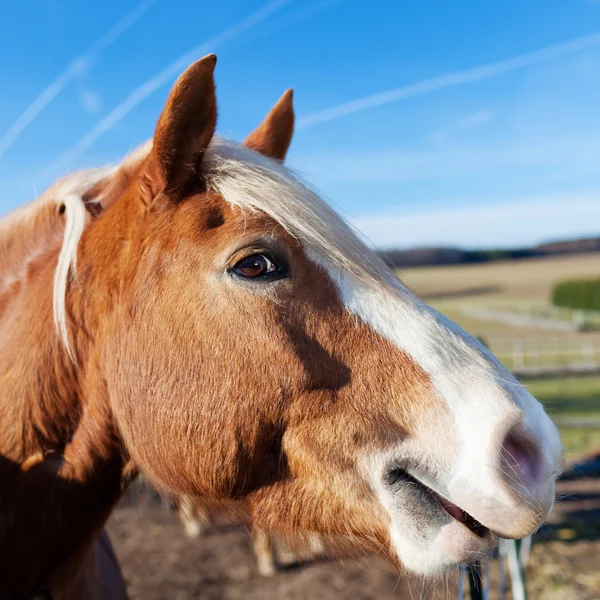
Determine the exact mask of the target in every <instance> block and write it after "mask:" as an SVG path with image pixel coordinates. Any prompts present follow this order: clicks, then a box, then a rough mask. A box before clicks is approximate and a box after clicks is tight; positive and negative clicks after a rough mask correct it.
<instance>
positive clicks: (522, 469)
mask: <svg viewBox="0 0 600 600" xmlns="http://www.w3.org/2000/svg"><path fill="white" fill-rule="evenodd" d="M541 463H542V460H541V456H540V450H539V446H538V444H537V443H536V442H535V440H533V439H532V438H531V437H530V436H529V435H528V434H527V433H526V432H525V430H524V429H523V427H522V425H515V426H514V427H513V428H512V429H511V430H510V431H509V432H508V434H507V435H506V437H505V438H504V442H503V443H502V449H501V455H500V469H501V475H502V478H503V479H504V480H505V481H507V482H508V483H511V484H521V485H523V486H525V487H526V488H530V487H531V486H536V485H537V484H538V483H539V478H540V474H541V470H542V464H541Z"/></svg>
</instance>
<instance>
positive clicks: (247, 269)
mask: <svg viewBox="0 0 600 600" xmlns="http://www.w3.org/2000/svg"><path fill="white" fill-rule="evenodd" d="M233 272H234V273H235V274H236V275H239V276H240V277H244V278H246V279H254V278H256V277H265V276H267V275H275V274H281V273H282V269H281V268H280V267H279V266H277V265H276V264H275V262H274V261H273V259H271V258H270V257H269V256H266V255H265V254H252V255H250V256H246V258H242V260H240V261H239V262H238V263H236V264H235V266H234V267H233Z"/></svg>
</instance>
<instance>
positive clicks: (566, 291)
mask: <svg viewBox="0 0 600 600" xmlns="http://www.w3.org/2000/svg"><path fill="white" fill-rule="evenodd" d="M552 303H553V304H554V305H555V306H565V307H567V308H576V309H582V310H597V311H600V278H598V279H581V280H579V281H575V280H574V281H562V282H561V283H559V284H557V285H556V286H555V288H554V291H553V292H552Z"/></svg>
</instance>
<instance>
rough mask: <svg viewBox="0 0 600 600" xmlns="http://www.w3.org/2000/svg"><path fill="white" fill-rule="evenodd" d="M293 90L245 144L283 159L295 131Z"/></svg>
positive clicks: (280, 101) (272, 156) (270, 155)
mask: <svg viewBox="0 0 600 600" xmlns="http://www.w3.org/2000/svg"><path fill="white" fill-rule="evenodd" d="M292 98H293V90H287V92H285V93H284V94H283V96H281V98H280V99H279V102H277V104H276V105H275V106H274V107H273V108H272V109H271V112H270V113H269V114H268V115H267V117H266V118H265V120H264V121H263V122H262V123H261V124H260V125H259V126H258V128H257V129H255V130H254V131H253V132H252V133H251V134H250V135H249V136H248V137H247V138H246V139H245V140H244V143H243V145H244V146H246V147H247V148H251V149H252V150H256V151H257V152H260V153H261V154H264V155H265V156H268V157H270V158H276V159H277V160H283V159H284V158H285V155H286V154H287V151H288V148H289V147H290V142H291V141H292V134H293V133H294V106H293V104H292Z"/></svg>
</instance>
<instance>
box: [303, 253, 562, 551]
mask: <svg viewBox="0 0 600 600" xmlns="http://www.w3.org/2000/svg"><path fill="white" fill-rule="evenodd" d="M307 255H308V256H309V258H310V259H311V260H312V261H313V262H315V263H316V264H317V265H319V266H320V267H321V268H323V269H325V270H326V272H327V273H328V274H329V276H330V278H331V280H332V281H333V283H334V284H335V286H336V287H337V289H338V292H339V294H340V298H341V301H342V302H343V304H344V305H345V307H346V309H347V310H348V311H349V312H351V313H352V314H354V315H356V316H357V317H358V318H359V319H360V320H361V321H363V322H364V323H366V324H368V325H369V326H370V327H371V328H372V329H373V330H374V331H375V332H377V333H378V334H380V335H381V336H382V337H383V338H385V339H386V340H388V341H390V342H391V343H393V344H394V345H395V346H396V347H397V348H399V349H400V350H401V351H402V352H404V353H405V354H407V355H408V356H410V357H411V358H412V360H413V361H414V362H415V363H416V364H417V365H418V366H419V367H420V368H421V369H423V370H424V371H425V372H426V373H427V374H428V376H429V378H430V380H431V383H432V386H433V388H434V390H435V392H436V393H437V397H438V398H439V401H440V402H443V403H444V404H445V406H446V407H447V411H440V413H441V414H440V415H439V416H438V415H436V416H434V417H432V420H433V421H435V420H436V419H437V420H438V422H437V423H436V422H427V423H421V424H417V432H416V434H415V435H416V437H417V438H418V439H415V440H407V441H403V442H402V445H403V447H404V449H403V450H401V451H400V452H401V453H402V452H405V453H408V456H412V457H415V458H417V459H420V461H421V462H422V463H426V464H427V466H428V467H429V469H428V470H424V471H423V473H419V479H420V480H421V481H422V482H423V483H425V484H426V485H427V486H429V487H431V488H432V489H434V490H436V491H437V492H439V493H441V494H442V495H445V496H446V497H449V496H451V495H452V494H453V490H455V489H457V488H460V489H461V490H463V491H464V492H465V493H470V494H472V495H473V496H474V497H476V498H478V499H479V500H480V501H481V503H482V504H485V503H486V502H487V501H488V500H489V503H490V504H493V503H501V504H503V505H506V506H509V505H513V504H514V497H513V496H512V495H511V494H510V493H509V491H508V488H506V487H503V486H499V484H498V472H497V471H498V458H499V451H498V450H499V448H500V445H501V444H502V441H503V439H504V436H505V435H506V433H507V432H508V430H509V429H510V427H511V426H512V425H514V424H516V423H518V422H520V423H521V424H522V425H523V427H524V428H525V430H528V431H529V432H531V433H532V434H533V435H534V436H535V438H536V439H538V440H540V441H541V444H540V445H541V448H542V452H543V453H544V454H545V455H544V456H543V457H542V459H543V463H544V464H545V465H546V468H547V470H548V471H549V472H551V471H553V470H554V469H555V465H556V463H557V461H558V459H559V457H560V453H561V445H560V440H559V438H558V435H557V431H556V427H555V426H554V424H553V423H552V422H551V420H550V419H549V418H548V416H547V415H546V414H545V412H544V411H543V408H542V407H541V405H540V404H539V402H537V401H536V400H535V399H534V398H533V397H532V396H531V394H529V393H528V392H527V391H526V389H525V388H524V387H523V386H521V385H520V384H519V383H518V382H517V381H516V380H515V378H514V377H513V376H512V375H511V374H510V373H509V372H508V371H507V369H506V368H505V367H504V366H502V365H501V364H500V363H499V362H498V360H497V359H496V358H495V357H494V356H493V355H492V354H491V353H490V352H489V351H488V350H487V348H485V347H484V346H483V345H482V344H480V343H479V342H478V341H477V340H475V339H474V338H472V337H471V336H469V335H468V334H467V333H466V332H465V331H463V330H462V329H461V328H460V327H459V326H457V325H456V324H454V323H452V322H451V321H450V320H448V319H447V318H445V317H444V316H442V315H441V314H439V313H437V312H436V311H435V310H433V309H432V308H431V307H429V306H427V305H426V304H425V303H423V302H422V301H420V300H419V299H418V298H417V297H416V296H414V295H413V294H412V293H411V292H410V291H409V290H408V289H406V288H405V287H404V286H403V285H402V284H401V283H400V282H399V281H398V280H397V279H396V278H395V277H393V275H392V274H391V273H390V277H389V280H388V281H385V282H384V284H382V285H380V286H376V285H368V284H365V283H362V282H360V281H357V280H356V279H355V278H354V277H353V276H351V275H349V274H347V273H346V272H344V271H343V270H342V269H340V268H338V267H336V266H334V265H332V264H331V262H330V261H328V260H327V259H325V258H323V257H321V256H320V255H319V254H317V253H315V252H313V251H310V250H309V251H307ZM392 400H393V399H392ZM415 401H416V402H418V399H415ZM400 405H401V404H400V403H399V406H400ZM448 413H449V414H450V416H451V418H450V419H448V416H447V415H448ZM423 420H424V421H425V419H423ZM419 429H420V431H419ZM401 455H402V454H401ZM404 456H406V454H404ZM377 462H380V461H377ZM432 466H433V469H431V467H432ZM382 468H383V467H382V465H381V464H378V465H377V466H376V467H374V470H373V471H372V473H371V475H372V477H375V478H380V477H381V471H380V470H379V469H382ZM378 470H379V472H375V471H378ZM432 470H433V471H435V473H434V474H433V475H432V474H431V471H432ZM379 492H380V493H379V494H378V495H379V496H380V498H383V496H382V495H381V490H379ZM384 505H385V503H384ZM386 509H387V510H388V511H389V510H390V507H389V506H386ZM392 518H394V515H392ZM403 527H405V525H403ZM394 531H395V533H394ZM391 533H392V537H393V538H398V532H397V531H396V530H395V529H394V530H393V531H392V532H391ZM405 542H406V540H404V542H402V543H401V542H400V539H395V544H396V546H397V549H398V551H399V553H402V554H403V555H406V553H407V552H408V550H407V549H406V548H404V547H403V545H402V544H403V543H405ZM440 543H441V542H440ZM409 545H410V544H409ZM413 550H414V548H413Z"/></svg>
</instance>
